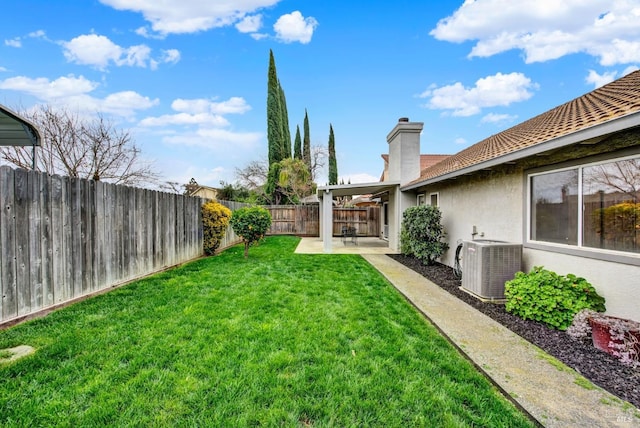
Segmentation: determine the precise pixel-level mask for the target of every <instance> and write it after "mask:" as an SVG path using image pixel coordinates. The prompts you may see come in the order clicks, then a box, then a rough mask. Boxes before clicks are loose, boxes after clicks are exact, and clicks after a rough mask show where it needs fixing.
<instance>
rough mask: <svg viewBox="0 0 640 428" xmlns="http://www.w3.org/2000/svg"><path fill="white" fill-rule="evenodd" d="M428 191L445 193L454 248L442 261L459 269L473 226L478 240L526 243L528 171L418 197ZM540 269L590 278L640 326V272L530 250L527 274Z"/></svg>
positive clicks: (610, 307) (489, 175) (617, 311)
mask: <svg viewBox="0 0 640 428" xmlns="http://www.w3.org/2000/svg"><path fill="white" fill-rule="evenodd" d="M423 192H426V193H427V194H429V193H433V192H438V193H439V198H440V210H441V212H442V222H443V224H444V227H445V229H446V232H447V237H448V242H449V245H450V248H449V250H448V251H447V252H446V253H445V254H444V255H443V257H442V259H441V261H442V262H443V263H444V264H446V265H448V266H453V265H454V256H455V249H456V247H457V245H458V242H459V241H462V240H471V239H472V236H471V232H472V231H473V226H476V230H477V232H478V235H476V236H475V239H495V240H501V241H507V242H517V243H523V240H524V236H523V234H524V232H523V231H524V230H525V225H524V222H525V221H526V219H525V218H524V215H523V212H526V206H525V198H524V194H525V193H526V189H525V181H524V174H523V172H522V170H516V171H513V172H511V173H498V172H490V171H486V172H484V173H483V177H481V178H480V177H462V178H459V179H458V180H455V181H450V182H447V183H441V184H439V185H437V186H435V185H433V186H429V187H427V188H424V189H421V190H420V191H419V192H418V193H423ZM481 234H484V236H481ZM463 265H464V261H463ZM534 266H544V267H545V268H546V269H549V270H551V271H554V272H557V273H558V274H562V275H566V274H568V273H573V274H575V275H578V276H582V277H584V278H586V279H587V280H588V281H589V282H591V283H592V284H593V285H594V286H595V287H596V290H597V291H598V293H600V294H601V295H602V296H604V297H605V299H606V306H607V313H610V314H611V315H615V316H619V317H622V318H631V319H634V320H638V321H640V267H638V266H634V265H630V264H624V263H615V262H610V261H605V260H598V259H592V258H585V257H580V256H575V255H570V254H563V253H560V252H555V251H545V250H539V249H532V248H526V247H525V248H524V251H523V266H522V268H523V271H527V272H528V271H529V270H531V268H533V267H534Z"/></svg>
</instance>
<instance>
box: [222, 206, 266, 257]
mask: <svg viewBox="0 0 640 428" xmlns="http://www.w3.org/2000/svg"><path fill="white" fill-rule="evenodd" d="M231 227H232V228H233V231H234V232H235V233H236V235H238V236H239V237H240V238H242V242H244V257H245V258H247V257H249V247H250V246H251V245H252V244H253V243H255V242H258V240H260V239H262V238H263V237H264V235H265V233H267V230H269V228H270V227H271V214H269V211H268V210H267V209H266V208H262V207H244V208H240V209H237V210H235V211H234V212H233V215H232V216H231Z"/></svg>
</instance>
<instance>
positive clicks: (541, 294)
mask: <svg viewBox="0 0 640 428" xmlns="http://www.w3.org/2000/svg"><path fill="white" fill-rule="evenodd" d="M504 295H505V297H506V298H507V302H506V304H505V309H506V310H507V312H511V313H512V314H514V315H517V316H519V317H520V318H522V319H525V320H535V321H540V322H543V323H545V324H547V325H548V326H550V327H552V328H555V329H557V330H566V329H567V328H568V327H569V326H570V325H571V322H572V321H573V317H574V316H575V315H576V314H577V313H578V312H579V311H581V310H582V309H592V310H594V311H597V312H604V311H605V304H604V303H605V300H604V298H603V297H602V296H600V295H599V294H598V293H597V292H596V290H595V288H594V287H593V285H591V284H590V283H589V282H588V281H587V280H586V279H584V278H580V277H577V276H575V275H573V274H568V275H566V276H564V275H558V274H557V273H555V272H551V271H549V270H546V269H544V268H543V267H542V266H535V267H534V268H533V269H531V272H529V273H524V272H518V273H516V275H515V278H514V279H512V280H511V281H507V282H506V283H505V291H504Z"/></svg>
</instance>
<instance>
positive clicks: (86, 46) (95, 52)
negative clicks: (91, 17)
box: [62, 34, 124, 69]
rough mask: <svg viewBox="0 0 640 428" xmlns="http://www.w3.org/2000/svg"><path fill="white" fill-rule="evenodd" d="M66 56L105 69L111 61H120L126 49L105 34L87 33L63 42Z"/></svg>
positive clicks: (77, 61) (69, 59)
mask: <svg viewBox="0 0 640 428" xmlns="http://www.w3.org/2000/svg"><path fill="white" fill-rule="evenodd" d="M62 46H63V47H64V56H65V58H67V60H68V61H70V62H75V63H76V64H85V65H92V66H95V67H97V68H99V69H105V68H106V67H107V65H109V63H110V62H114V63H116V62H117V61H120V58H121V57H122V55H123V53H124V52H123V51H124V49H123V48H121V47H120V46H118V45H116V44H115V43H113V42H112V41H111V40H109V39H108V38H107V37H105V36H99V35H97V34H86V35H82V36H78V37H76V38H74V39H71V40H70V41H68V42H63V44H62Z"/></svg>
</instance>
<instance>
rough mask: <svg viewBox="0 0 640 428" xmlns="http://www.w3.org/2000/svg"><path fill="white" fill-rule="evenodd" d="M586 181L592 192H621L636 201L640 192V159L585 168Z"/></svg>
mask: <svg viewBox="0 0 640 428" xmlns="http://www.w3.org/2000/svg"><path fill="white" fill-rule="evenodd" d="M583 179H584V181H585V183H587V184H589V185H590V186H591V188H592V189H591V191H592V192H595V191H598V190H601V191H605V192H607V193H612V192H620V193H623V194H626V195H627V196H629V197H631V198H632V199H633V200H634V201H635V200H637V198H638V192H640V159H628V160H621V161H617V162H610V163H606V164H601V165H596V166H592V167H588V168H585V170H584V178H583Z"/></svg>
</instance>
